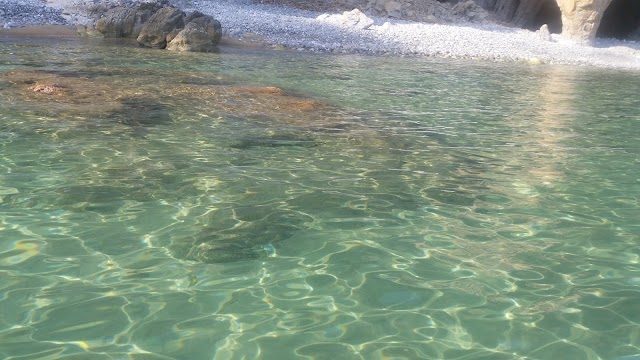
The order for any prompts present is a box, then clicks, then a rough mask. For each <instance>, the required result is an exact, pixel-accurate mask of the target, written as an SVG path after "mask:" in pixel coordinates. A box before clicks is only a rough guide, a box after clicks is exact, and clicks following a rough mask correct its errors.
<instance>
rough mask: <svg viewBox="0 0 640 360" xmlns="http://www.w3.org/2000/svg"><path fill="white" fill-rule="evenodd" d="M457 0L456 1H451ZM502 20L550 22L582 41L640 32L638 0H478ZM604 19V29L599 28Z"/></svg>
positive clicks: (632, 35)
mask: <svg viewBox="0 0 640 360" xmlns="http://www.w3.org/2000/svg"><path fill="white" fill-rule="evenodd" d="M452 1H457V0H452ZM476 3H478V5H480V6H482V7H483V8H485V9H487V10H489V11H491V12H493V13H494V14H495V15H496V16H497V17H498V18H499V19H500V20H502V21H506V22H509V23H511V24H514V25H516V26H520V27H523V28H529V29H532V30H533V29H537V28H539V27H540V26H542V25H544V24H547V25H548V27H549V30H550V31H551V32H552V33H562V35H563V36H564V37H565V38H569V39H571V40H574V41H576V42H579V43H588V42H591V41H592V40H593V39H594V38H595V37H596V35H602V36H605V37H617V38H626V39H630V40H635V37H636V36H637V35H635V34H637V33H640V1H638V0H476ZM602 21H604V29H602V30H603V31H599V28H600V25H601V22H602Z"/></svg>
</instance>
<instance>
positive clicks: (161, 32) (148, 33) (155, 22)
mask: <svg viewBox="0 0 640 360" xmlns="http://www.w3.org/2000/svg"><path fill="white" fill-rule="evenodd" d="M184 18H185V13H184V11H182V10H180V9H177V8H173V7H164V8H162V9H160V10H158V11H156V12H155V14H153V15H152V16H151V18H149V21H147V22H146V23H145V24H144V25H143V26H142V29H141V30H140V35H138V38H137V41H138V43H139V44H140V45H142V46H145V47H150V48H157V49H164V48H165V47H166V46H167V43H168V42H170V41H171V40H173V38H174V37H175V36H176V35H177V34H178V33H179V32H180V30H182V29H183V28H184Z"/></svg>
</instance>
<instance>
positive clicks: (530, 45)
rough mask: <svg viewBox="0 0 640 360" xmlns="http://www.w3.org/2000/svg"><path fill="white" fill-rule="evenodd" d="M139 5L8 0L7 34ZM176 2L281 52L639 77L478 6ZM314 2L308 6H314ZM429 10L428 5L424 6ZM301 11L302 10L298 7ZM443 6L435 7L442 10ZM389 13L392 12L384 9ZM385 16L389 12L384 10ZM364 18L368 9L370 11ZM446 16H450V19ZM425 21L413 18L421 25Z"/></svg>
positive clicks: (638, 48)
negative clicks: (514, 64) (586, 68)
mask: <svg viewBox="0 0 640 360" xmlns="http://www.w3.org/2000/svg"><path fill="white" fill-rule="evenodd" d="M132 1H133V0H110V1H95V0H3V3H2V8H1V9H2V10H1V11H0V24H2V25H3V27H4V28H13V27H22V26H31V25H38V24H62V23H66V24H68V25H78V24H82V25H86V24H89V25H91V24H94V23H95V21H96V20H97V17H99V16H100V14H102V13H104V12H105V11H106V10H108V9H109V8H113V7H115V6H118V5H126V4H129V3H131V2H132ZM264 2H265V3H262V2H261V1H260V0H216V1H212V0H172V1H171V4H172V5H174V6H177V7H179V8H182V9H183V10H185V11H195V10H198V11H200V12H202V13H204V14H208V15H212V16H213V17H214V18H215V19H217V20H218V21H220V23H221V24H222V28H223V32H224V34H225V36H227V37H230V38H234V39H240V40H244V41H248V42H252V43H258V44H260V45H263V46H267V47H273V48H277V49H292V50H299V51H311V52H335V53H366V54H390V55H419V56H438V57H446V58H474V59H489V60H496V61H524V62H529V63H532V64H539V63H549V64H569V65H591V66H598V67H607V68H624V69H634V70H640V43H639V42H637V41H622V40H613V39H596V41H595V42H594V43H593V44H592V45H588V46H587V45H580V44H576V43H573V42H571V41H569V40H566V39H564V38H562V37H561V36H559V35H557V34H550V33H548V32H547V31H545V29H542V31H530V30H524V29H518V28H513V27H508V26H504V25H500V24H498V23H496V22H494V21H492V20H493V19H491V16H490V15H488V14H486V13H483V12H482V11H481V9H478V8H476V7H469V8H460V7H459V8H458V9H456V10H455V11H454V9H452V8H450V9H446V8H445V9H440V10H439V11H440V12H436V11H431V13H432V14H439V16H440V17H436V16H433V15H431V17H428V18H425V17H423V18H420V20H421V21H410V20H403V19H398V18H395V17H390V16H388V15H389V14H387V15H386V16H375V15H373V14H372V12H371V11H368V13H366V14H365V13H363V12H360V11H349V12H346V11H344V7H342V8H339V7H333V6H331V5H330V3H331V2H328V1H318V2H313V3H315V4H316V5H307V6H300V3H305V2H296V1H292V0H265V1H264ZM310 3H311V2H306V4H310ZM425 3H426V2H425ZM294 6H296V7H294ZM436 6H437V4H436ZM386 10H388V11H389V12H392V11H393V8H389V9H386ZM386 10H385V11H386ZM365 11H366V9H365ZM447 11H448V12H447ZM418 15H420V14H411V16H413V17H414V18H417V17H418Z"/></svg>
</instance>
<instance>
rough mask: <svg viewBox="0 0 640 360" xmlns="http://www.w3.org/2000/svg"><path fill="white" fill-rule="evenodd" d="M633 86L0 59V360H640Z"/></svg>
mask: <svg viewBox="0 0 640 360" xmlns="http://www.w3.org/2000/svg"><path fill="white" fill-rule="evenodd" d="M639 81H640V77H639V76H638V74H635V73H626V72H621V71H612V70H597V69H582V68H571V67H558V66H547V65H545V66H528V65H524V64H514V63H504V64H502V63H483V62H464V61H454V60H447V61H443V60H435V59H421V58H387V57H362V56H351V55H349V56H333V55H311V54H297V53H292V52H263V51H259V50H246V49H232V48H228V49H227V48H224V49H222V50H221V51H220V52H219V53H215V54H176V53H171V52H163V51H152V50H147V49H139V48H135V47H132V46H130V45H127V44H121V43H104V42H95V43H94V42H92V41H90V40H86V39H85V40H82V39H56V40H52V39H29V38H11V37H4V38H0V107H1V109H2V111H1V112H0V231H1V233H2V237H1V239H0V357H1V358H3V359H137V360H139V359H145V360H147V359H149V360H150V359H189V360H198V359H215V360H221V359H318V360H319V359H332V360H336V359H367V360H368V359H492V360H493V359H617V360H622V359H625V360H628V359H637V358H640V330H639V329H640V265H639V260H640V259H639V258H640V245H639V236H640V228H639V226H638V219H640V200H639V199H640V146H638V142H637V139H638V138H640V112H639V110H638V109H640V98H639V97H638V96H637V84H638V82H639Z"/></svg>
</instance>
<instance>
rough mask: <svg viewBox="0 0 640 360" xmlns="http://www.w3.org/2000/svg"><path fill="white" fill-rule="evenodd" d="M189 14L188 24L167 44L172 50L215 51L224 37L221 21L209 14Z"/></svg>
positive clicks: (168, 48)
mask: <svg viewBox="0 0 640 360" xmlns="http://www.w3.org/2000/svg"><path fill="white" fill-rule="evenodd" d="M197 14H198V15H200V16H195V17H194V16H193V14H192V15H191V16H189V17H188V18H187V20H190V21H188V22H187V25H186V26H185V27H184V29H182V30H181V31H180V32H179V33H178V34H177V35H176V37H175V38H174V39H173V40H171V41H170V42H169V43H168V45H167V50H172V51H198V52H210V51H214V50H215V48H216V45H218V43H219V42H220V39H221V38H222V26H221V25H220V22H219V21H218V20H216V19H214V18H213V17H211V16H209V15H204V14H201V13H197Z"/></svg>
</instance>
